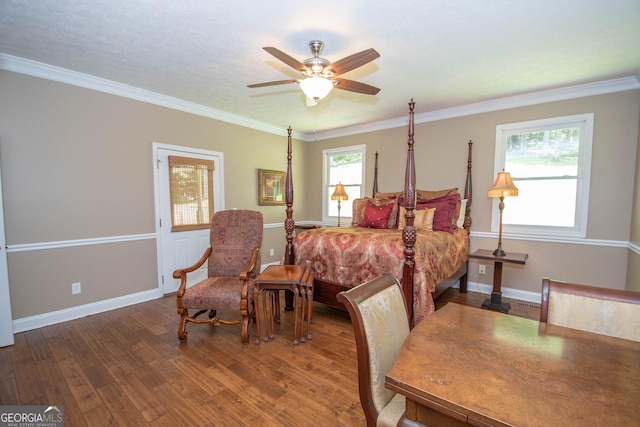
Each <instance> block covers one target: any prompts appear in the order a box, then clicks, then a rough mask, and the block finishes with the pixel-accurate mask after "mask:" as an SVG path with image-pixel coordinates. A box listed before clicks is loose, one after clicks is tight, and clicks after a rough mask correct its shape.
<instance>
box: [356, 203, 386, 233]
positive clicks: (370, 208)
mask: <svg viewBox="0 0 640 427" xmlns="http://www.w3.org/2000/svg"><path fill="white" fill-rule="evenodd" d="M393 205H394V203H393V202H392V203H388V204H386V205H378V206H376V205H374V204H373V203H371V201H367V207H366V208H365V210H364V218H363V219H362V222H360V226H361V227H368V228H388V226H389V216H390V215H391V211H392V210H393Z"/></svg>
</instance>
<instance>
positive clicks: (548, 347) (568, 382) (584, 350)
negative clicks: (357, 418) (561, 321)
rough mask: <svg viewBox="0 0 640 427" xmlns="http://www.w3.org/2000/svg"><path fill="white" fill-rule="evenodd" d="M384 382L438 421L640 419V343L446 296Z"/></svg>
mask: <svg viewBox="0 0 640 427" xmlns="http://www.w3.org/2000/svg"><path fill="white" fill-rule="evenodd" d="M385 386H386V387H387V388H388V389H390V390H393V391H395V392H397V393H400V394H402V395H404V396H405V397H406V417H407V418H408V419H410V420H413V421H416V422H418V423H421V424H424V425H429V426H430V427H437V426H460V425H476V426H541V427H542V426H545V427H546V426H549V427H559V426H581V427H583V426H606V427H614V426H624V427H628V426H637V425H640V343H638V342H634V341H629V340H624V339H619V338H612V337H608V336H604V335H599V334H594V333H590V332H583V331H578V330H575V329H570V328H565V327H561V326H555V325H550V324H546V323H540V322H537V321H535V320H531V319H525V318H521V317H516V316H512V315H509V314H504V313H499V312H495V311H490V310H483V309H481V308H475V307H469V306H464V305H459V304H455V303H448V304H447V305H445V306H444V307H442V308H441V309H439V310H437V311H436V312H435V313H433V314H432V315H430V316H429V317H427V318H426V319H424V320H423V321H422V322H420V323H418V325H416V326H415V327H414V328H413V330H412V331H411V333H410V334H409V336H408V337H407V339H406V340H405V342H404V344H403V346H402V349H401V350H400V353H399V354H398V357H397V359H396V361H395V364H394V365H393V367H392V368H391V370H390V371H389V373H388V374H387V376H386V379H385Z"/></svg>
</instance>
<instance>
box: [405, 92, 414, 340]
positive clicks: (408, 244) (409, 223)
mask: <svg viewBox="0 0 640 427" xmlns="http://www.w3.org/2000/svg"><path fill="white" fill-rule="evenodd" d="M414 105H415V103H414V102H413V99H411V102H409V139H408V141H407V146H408V147H407V167H406V170H405V177H404V208H405V210H406V214H405V224H406V225H405V228H404V229H403V230H402V241H403V242H404V266H403V269H402V288H403V292H404V297H405V300H406V302H407V311H408V315H409V325H410V327H411V328H413V271H414V269H415V249H414V245H415V243H416V230H415V228H414V227H413V220H414V218H415V213H414V212H413V210H414V208H415V206H416V189H415V187H416V169H415V156H414V151H413V144H414V141H413V107H414Z"/></svg>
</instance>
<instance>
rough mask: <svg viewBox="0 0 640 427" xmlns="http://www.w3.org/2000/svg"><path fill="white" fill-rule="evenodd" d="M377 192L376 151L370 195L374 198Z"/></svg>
mask: <svg viewBox="0 0 640 427" xmlns="http://www.w3.org/2000/svg"><path fill="white" fill-rule="evenodd" d="M377 192H378V152H377V151H376V163H375V166H374V168H373V194H372V195H371V197H373V198H374V199H375V198H376V193H377Z"/></svg>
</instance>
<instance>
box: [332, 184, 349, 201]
mask: <svg viewBox="0 0 640 427" xmlns="http://www.w3.org/2000/svg"><path fill="white" fill-rule="evenodd" d="M331 200H337V201H340V200H349V195H348V194H347V192H346V191H344V185H342V184H338V185H336V189H335V190H334V191H333V194H332V195H331Z"/></svg>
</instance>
